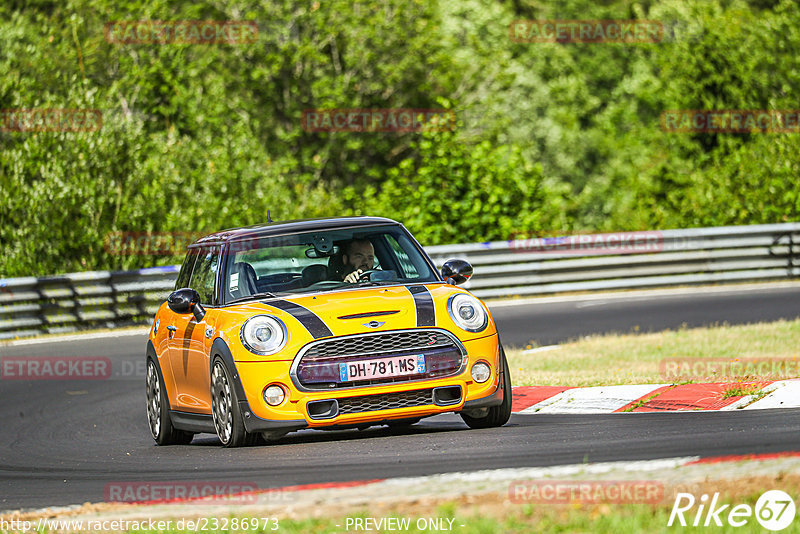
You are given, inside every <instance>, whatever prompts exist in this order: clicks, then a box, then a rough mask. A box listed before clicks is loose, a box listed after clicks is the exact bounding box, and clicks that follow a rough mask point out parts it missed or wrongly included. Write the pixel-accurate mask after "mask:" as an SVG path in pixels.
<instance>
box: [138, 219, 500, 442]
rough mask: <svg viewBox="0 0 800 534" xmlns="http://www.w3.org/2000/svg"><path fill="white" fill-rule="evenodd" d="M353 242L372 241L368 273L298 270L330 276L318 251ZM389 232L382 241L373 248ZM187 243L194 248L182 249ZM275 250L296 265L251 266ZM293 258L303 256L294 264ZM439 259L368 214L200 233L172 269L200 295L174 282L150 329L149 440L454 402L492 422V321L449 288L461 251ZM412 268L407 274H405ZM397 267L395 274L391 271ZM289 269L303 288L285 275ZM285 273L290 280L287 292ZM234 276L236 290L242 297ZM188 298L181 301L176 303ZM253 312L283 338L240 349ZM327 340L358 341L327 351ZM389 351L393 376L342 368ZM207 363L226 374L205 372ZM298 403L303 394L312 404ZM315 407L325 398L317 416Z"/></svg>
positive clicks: (274, 430) (246, 436)
mask: <svg viewBox="0 0 800 534" xmlns="http://www.w3.org/2000/svg"><path fill="white" fill-rule="evenodd" d="M309 228H310V229H311V230H309ZM295 229H297V230H296V232H295V233H291V231H294V230H295ZM331 229H332V230H331ZM270 232H271V233H270ZM325 232H328V233H329V234H330V236H328V234H326V233H325ZM347 232H351V233H352V237H351V239H350V241H340V244H339V245H332V244H331V243H335V239H336V237H337V236H340V237H341V236H342V235H345V234H346V233H347ZM384 234H385V235H384ZM274 235H277V236H278V238H279V239H280V240H281V241H280V242H279V244H278V245H271V246H272V247H274V248H270V247H262V248H261V249H259V248H258V247H257V246H255V245H254V243H256V244H257V243H259V242H258V241H252V240H257V239H267V240H269V239H273V237H272V236H274ZM347 235H350V234H347ZM251 236H256V237H251ZM264 236H266V237H264ZM326 236H327V237H331V236H332V237H331V238H330V239H328V238H327V237H326ZM364 236H366V237H364ZM388 237H391V238H392V239H393V240H395V241H392V240H389V239H388ZM243 239H249V240H251V242H247V241H242V240H243ZM359 240H360V241H359ZM364 240H369V241H370V243H369V244H370V245H371V246H373V247H374V248H375V251H376V252H375V256H376V258H375V260H376V263H375V267H374V268H373V269H372V270H370V271H368V272H367V273H365V274H367V275H368V276H367V278H365V280H367V281H364V282H358V283H355V282H348V281H346V280H345V281H342V279H341V278H324V279H322V280H319V281H317V280H314V279H311V280H308V281H306V274H307V271H308V272H309V273H312V274H313V273H315V272H321V271H327V272H328V273H329V274H330V272H331V263H328V264H327V267H326V264H325V261H326V258H328V261H329V262H330V258H332V257H333V254H334V251H336V250H339V252H340V253H342V254H344V250H346V247H347V245H346V244H342V243H348V242H356V243H362V244H361V245H358V246H364V245H363V243H364ZM242 243H245V245H246V246H242ZM248 243H249V244H248ZM392 243H394V245H392V246H394V247H395V249H391V248H390V247H389V246H384V245H387V244H389V245H391V244H392ZM311 244H313V247H311ZM234 245H235V246H234ZM290 246H295V247H298V246H299V247H300V251H302V250H304V249H305V247H306V246H309V247H311V248H309V249H307V250H305V257H301V258H300V259H298V260H296V259H292V258H295V256H286V258H288V259H286V258H284V257H283V256H276V254H277V253H276V252H275V251H277V250H279V249H280V247H290ZM381 246H383V248H382V249H381ZM337 247H338V249H337ZM402 247H405V248H402ZM312 248H313V250H312ZM251 249H252V250H251ZM192 250H195V254H196V259H195V258H192V257H191V255H192V254H193V253H192ZM215 250H216V252H214V251H215ZM234 250H235V251H236V252H233V251H234ZM280 250H282V249H280ZM264 251H266V252H265V253H264V254H263V256H259V254H261V253H262V252H264ZM326 254H327V255H328V256H326ZM301 256H302V255H301ZM212 257H213V258H214V259H212V260H209V258H212ZM276 257H277V258H278V260H280V261H284V262H289V264H291V265H295V266H296V267H295V268H294V271H288V272H283V270H278V271H277V272H275V271H274V269H273V270H270V268H268V267H264V265H265V263H264V262H267V264H268V263H269V262H275V261H276V260H275V258H276ZM204 258H205V259H204ZM259 258H261V259H259ZM265 258H266V259H265ZM392 258H394V259H392ZM290 260H291V261H290ZM301 260H302V261H301ZM201 261H210V262H216V263H214V264H213V265H214V267H213V275H212V276H208V277H206V278H204V277H203V274H204V273H206V272H212V271H209V269H210V268H209V267H208V266H207V265H206V266H204V267H198V266H200V265H201ZM195 262H196V263H197V265H195ZM298 262H300V263H298ZM302 262H306V263H309V265H307V266H305V267H303V265H302ZM403 262H404V263H403ZM415 262H416V263H415ZM452 262H455V263H452V265H449V264H451V262H450V261H448V262H446V263H445V266H444V267H443V268H442V274H441V275H440V274H439V273H438V272H436V270H435V268H434V266H433V263H432V261H431V260H430V258H428V257H427V255H425V253H424V251H423V250H422V248H421V247H420V246H419V244H418V243H416V241H414V240H413V237H411V236H410V234H408V233H407V230H405V229H404V228H403V227H402V226H401V225H399V223H396V222H394V221H391V220H389V219H378V218H360V217H356V218H341V219H327V220H319V221H297V222H290V223H279V224H276V225H264V226H262V227H252V229H251V228H245V229H234V230H231V231H225V232H220V233H218V234H212V235H211V236H208V237H206V238H203V239H201V240H199V241H198V242H197V243H195V244H193V245H192V246H191V247H190V253H189V255H187V259H186V261H185V262H184V266H183V267H182V271H181V272H182V273H183V270H184V269H188V271H187V272H188V273H189V275H191V280H192V281H194V280H195V274H196V273H197V272H200V275H199V276H198V278H197V279H198V281H199V282H200V283H203V287H204V289H205V290H206V292H205V293H204V294H205V297H204V299H206V300H207V301H208V302H206V300H201V298H200V293H198V291H196V290H195V289H193V288H190V287H185V288H183V289H180V290H178V289H177V288H176V291H175V292H174V293H173V294H172V295H170V299H169V301H168V302H165V303H164V304H162V305H161V306H160V307H159V309H158V311H157V312H156V315H155V319H154V322H153V327H152V328H151V331H150V336H149V342H148V356H147V357H148V381H147V394H148V395H147V397H148V398H147V400H148V417H149V419H150V426H151V433H152V434H153V437H154V439H155V440H156V442H157V443H159V444H169V443H188V442H189V441H191V439H192V436H193V435H194V434H195V433H199V432H214V431H215V430H216V432H217V435H218V436H219V437H220V440H221V441H222V442H223V445H226V446H237V445H241V444H250V443H254V441H253V440H251V439H250V438H252V437H257V435H263V436H265V437H267V436H275V435H278V436H280V435H282V434H285V433H286V432H289V431H292V430H299V429H302V428H324V427H340V426H359V427H361V426H365V425H367V426H368V425H369V424H371V423H373V424H383V423H387V424H388V423H391V422H392V421H396V420H401V421H403V422H408V421H411V422H413V421H416V420H418V419H420V418H423V417H428V416H431V415H436V414H439V413H445V412H456V413H460V414H461V416H462V418H463V419H464V421H465V422H466V423H467V424H468V425H469V426H470V427H473V428H486V427H490V426H500V425H502V424H504V423H505V422H506V421H507V420H508V417H509V416H510V393H511V392H510V388H511V382H510V374H509V370H508V369H507V363H505V356H504V354H503V351H502V347H501V345H500V341H499V336H498V334H497V330H496V327H495V323H494V321H493V319H492V317H491V314H490V313H489V312H488V308H486V306H485V304H484V303H482V302H480V301H478V300H476V299H474V297H473V296H472V295H471V294H470V293H469V292H468V291H467V290H465V289H462V288H459V287H456V286H455V284H456V283H461V282H463V281H465V280H467V279H468V278H469V276H470V275H471V273H472V268H471V266H469V264H468V263H466V262H464V261H462V260H452ZM243 264H246V268H245V267H242V265H243ZM187 265H188V267H187ZM253 265H257V266H259V269H260V271H261V272H260V273H257V272H256V270H255V268H254V267H253ZM281 265H283V264H281ZM301 268H302V273H301V272H300V271H299V269H301ZM392 268H394V270H392ZM198 269H199V271H198ZM248 269H249V270H248ZM281 269H283V268H282V267H281ZM448 269H449V270H448ZM459 269H461V270H459ZM373 271H377V272H378V274H377V275H375V276H376V280H378V281H373V274H370V273H371V272H373ZM407 271H408V272H407ZM412 271H413V273H414V275H416V276H417V277H418V278H414V277H413V276H412V275H411V274H409V272H412ZM251 272H252V275H251V274H250V273H251ZM359 272H360V271H359ZM398 273H400V274H398ZM426 273H427V274H426ZM464 273H466V274H464ZM323 274H324V273H323ZM401 274H402V276H403V279H402V280H401V279H399V278H397V277H398V276H400V275H401ZM309 276H310V275H309ZM242 277H244V278H245V279H247V280H244V279H243V278H242ZM300 278H302V284H303V285H298V284H300V282H301V280H300ZM276 280H278V281H276ZM359 280H360V278H359ZM415 280H419V282H415ZM306 282H308V283H307V284H306ZM180 283H181V275H179V279H178V285H180ZM270 283H271V284H273V285H276V284H277V285H280V284H284V285H283V286H281V287H286V288H287V289H282V290H280V291H279V293H280V294H279V295H276V294H273V293H272V292H271V291H272V289H270V290H266V289H262V288H263V287H265V284H270ZM292 284H294V286H292V287H294V288H296V289H295V290H294V291H292V290H290V289H288V288H289V286H291V285H292ZM245 286H247V287H249V289H248V291H249V293H246V295H245V296H244V297H242V296H241V292H242V288H243V287H245ZM317 286H319V289H316V288H317ZM212 287H213V291H214V292H213V293H211V292H210V288H212ZM267 287H272V286H267ZM262 292H263V293H262ZM187 295H193V296H192V297H191V298H192V299H194V300H191V302H189V301H187V300H185V298H187V297H186V296H187ZM222 295H227V297H223V296H222ZM173 298H175V299H177V300H175V301H173ZM226 298H227V300H226ZM181 299H184V300H183V301H181ZM465 300H466V301H468V302H467V303H465ZM178 301H181V302H183V304H181V303H178V304H176V303H175V302H178ZM240 301H241V302H240ZM456 302H460V304H454V303H456ZM465 306H466V308H465ZM455 307H457V308H458V309H459V310H460V311H459V314H460V315H459V317H458V319H459V320H460V321H462V323H461V324H458V323H457V322H456V319H455V317H456V316H455V315H454V313H455V311H454V309H455ZM189 310H191V311H189ZM465 310H466V312H465ZM464 312H465V313H464ZM473 312H475V315H473ZM258 316H266V317H268V318H273V319H269V320H270V321H273V324H277V325H280V326H282V328H281V330H283V332H284V334H283V337H282V339H283V342H282V343H283V344H282V345H275V347H276V348H275V349H274V350H273V351H271V352H270V351H267V352H266V353H264V351H262V352H259V351H258V350H255V349H253V346H252V343H253V342H254V341H253V339H254V338H248V341H247V344H246V343H245V341H244V339H245V337H246V336H251V335H254V334H253V333H252V332H251V331H250V330H247V329H246V328H244V325H245V323H247V322H248V320H252V319H253V318H254V317H258ZM478 317H479V318H480V319H476V320H478V321H479V324H478V326H473V325H474V324H477V323H470V322H469V320H470V319H472V318H478ZM262 332H263V331H262ZM259 335H260V334H259ZM270 335H272V334H270ZM276 335H279V334H276ZM279 336H280V335H279ZM428 338H429V339H430V341H429V342H428V341H427V339H428ZM409 339H410V340H412V341H402V343H404V344H402V346H395V345H392V343H394V342H395V341H394V340H409ZM256 341H257V340H256ZM337 343H343V345H337ZM425 345H431V346H430V347H429V348H426V347H425ZM339 346H341V347H361V348H363V347H365V346H369V347H370V348H369V349H363V350H356V349H355V348H354V349H347V350H345V349H338V348H336V349H335V350H336V351H339V352H336V351H334V348H335V347H339ZM277 347H279V348H277ZM309 351H311V352H309ZM314 351H317V352H314ZM320 351H322V352H320ZM326 351H329V352H326ZM330 351H334V352H330ZM342 351H343V352H342ZM348 351H349V352H348ZM437 351H438V352H437ZM309 354H310V356H309ZM320 354H322V355H321V356H320ZM307 357H308V359H306V358H307ZM393 358H398V359H397V360H394V361H396V363H397V365H398V370H397V373H398V374H396V375H391V374H389V375H384V374H381V375H374V374H371V373H374V372H375V371H374V370H373V371H371V372H370V373H368V374H366V375H363V376H362V375H359V370H358V369H357V368H356V369H355V370H354V371H348V369H354V367H352V366H354V365H355V366H356V367H357V366H358V365H361V366H362V367H363V366H367V365H368V366H375V365H377V366H384V365H385V366H386V367H387V368H388V366H389V365H390V364H389V363H388V362H389V361H390V360H392V359H393ZM406 360H407V361H411V362H412V363H408V365H409V366H410V367H409V369H407V370H404V369H402V367H399V366H400V365H405V364H406V363H407V361H406ZM375 362H378V363H377V364H376V363H375ZM413 362H416V366H417V367H416V368H413V367H412V366H413V365H414V363H413ZM459 362H460V365H459ZM478 362H483V363H484V364H486V366H488V369H489V372H488V375H487V372H486V367H482V368H481V370H480V372H478V374H475V372H476V371H475V369H477V368H478V367H481V366H480V365H479V366H477V367H474V366H475V364H476V363H478ZM217 367H220V371H221V372H222V373H223V374H224V375H226V376H224V377H223V376H220V375H218V374H215V373H216V372H217V370H218V369H217ZM379 368H380V367H379ZM373 369H374V367H373ZM348 372H349V373H355V374H354V375H353V374H350V375H348ZM392 372H395V371H392ZM313 373H320V374H319V375H314V374H313ZM332 373H333V374H334V375H335V377H334V378H331V374H332ZM338 373H342V376H341V377H339V376H338ZM381 373H383V371H381ZM402 373H404V374H402ZM370 377H378V378H377V379H374V378H370ZM473 377H477V378H473ZM476 380H481V381H482V382H481V383H478V382H477V381H476ZM270 386H278V387H280V388H281V389H282V390H283V393H284V397H283V400H281V401H278V402H277V405H274V406H273V405H269V404H268V403H267V399H266V398H265V392H266V389H267V388H268V387H270ZM436 388H445V389H444V390H439V389H436ZM408 399H411V400H408ZM226 403H227V404H226ZM309 403H314V405H315V408H314V411H313V413H312V409H311V407H310V406H309ZM273 404H276V402H275V401H273ZM320 406H322V407H325V406H331V407H335V408H331V410H330V411H329V412H324V410H323V412H322V413H320V412H319V410H322V408H319V407H320ZM342 406H344V407H345V408H344V409H340V408H341V407H342ZM387 406H389V407H387ZM487 410H488V411H487ZM493 410H494V411H493ZM486 414H490V415H486ZM220 425H222V426H220ZM237 425H238V426H237ZM237 428H238V430H237ZM237 432H238V434H236V433H237ZM234 434H235V435H234ZM223 436H224V437H223ZM231 436H233V437H231ZM226 439H227V440H228V442H226ZM267 439H272V438H269V437H267Z"/></svg>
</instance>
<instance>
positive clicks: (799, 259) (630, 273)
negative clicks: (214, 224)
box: [0, 223, 800, 339]
mask: <svg viewBox="0 0 800 534" xmlns="http://www.w3.org/2000/svg"><path fill="white" fill-rule="evenodd" d="M637 242H638V243H639V245H636V243H637ZM425 250H426V251H427V252H428V254H430V256H431V258H433V260H434V262H435V263H436V265H437V266H438V267H441V265H442V263H444V261H446V260H448V259H451V258H462V259H465V260H467V261H469V262H470V263H471V264H472V265H473V266H474V268H475V276H474V277H473V278H472V279H471V280H470V281H469V282H467V283H466V284H465V285H464V287H466V288H467V289H469V290H470V291H472V292H473V293H474V294H475V295H477V296H478V297H480V298H484V299H491V298H504V297H513V296H524V295H528V296H529V295H543V294H551V293H561V292H574V291H595V290H609V289H627V288H631V289H633V288H646V287H665V286H675V285H692V284H705V283H726V282H742V281H754V280H764V281H766V280H780V279H792V278H797V277H799V276H800V223H784V224H767V225H755V226H727V227H718V228H694V229H687V230H665V231H661V232H621V233H618V234H595V235H589V236H569V237H555V238H543V239H533V240H509V241H492V242H487V243H469V244H460V245H442V246H434V247H427V248H426V249H425ZM177 272H178V266H175V265H171V266H166V267H154V268H149V269H141V270H137V271H120V272H108V271H93V272H83V273H71V274H64V275H58V276H46V277H41V278H35V277H25V278H8V279H3V280H0V339H8V338H16V337H27V336H35V335H39V334H43V333H62V332H72V331H76V330H79V329H82V328H87V327H92V328H98V327H100V328H102V327H117V326H124V325H131V324H146V323H148V322H149V321H150V320H152V316H153V314H154V313H155V311H156V309H157V308H158V306H160V305H161V303H162V302H163V301H164V299H165V298H166V296H167V294H169V292H170V291H171V290H172V288H173V286H174V284H175V278H176V277H177Z"/></svg>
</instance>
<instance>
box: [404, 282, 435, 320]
mask: <svg viewBox="0 0 800 534" xmlns="http://www.w3.org/2000/svg"><path fill="white" fill-rule="evenodd" d="M407 289H408V290H409V291H410V292H411V295H412V296H413V297H414V305H415V306H416V307H417V326H436V311H435V310H434V308H433V295H431V292H430V291H428V288H427V287H425V286H407Z"/></svg>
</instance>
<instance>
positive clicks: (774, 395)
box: [744, 379, 800, 410]
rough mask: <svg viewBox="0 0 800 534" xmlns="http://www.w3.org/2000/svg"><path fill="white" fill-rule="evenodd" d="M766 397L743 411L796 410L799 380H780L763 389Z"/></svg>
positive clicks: (798, 405) (798, 399) (799, 402)
mask: <svg viewBox="0 0 800 534" xmlns="http://www.w3.org/2000/svg"><path fill="white" fill-rule="evenodd" d="M764 391H767V392H768V393H767V395H766V396H765V397H764V398H763V399H760V400H757V401H755V402H754V403H753V404H750V405H749V406H745V407H744V409H745V410H760V409H766V408H797V407H800V380H797V379H795V380H780V381H778V382H774V383H772V384H770V385H769V386H767V387H766V388H764Z"/></svg>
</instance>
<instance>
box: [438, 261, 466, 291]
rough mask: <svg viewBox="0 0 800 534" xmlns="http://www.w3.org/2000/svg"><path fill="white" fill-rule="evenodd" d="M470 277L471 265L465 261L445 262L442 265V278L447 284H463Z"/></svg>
mask: <svg viewBox="0 0 800 534" xmlns="http://www.w3.org/2000/svg"><path fill="white" fill-rule="evenodd" d="M471 276H472V265H470V264H469V262H468V261H465V260H447V261H446V262H444V265H442V278H444V279H445V281H446V282H447V283H448V284H452V285H454V286H455V285H458V284H463V283H464V282H466V281H467V280H469V279H470V277H471Z"/></svg>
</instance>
